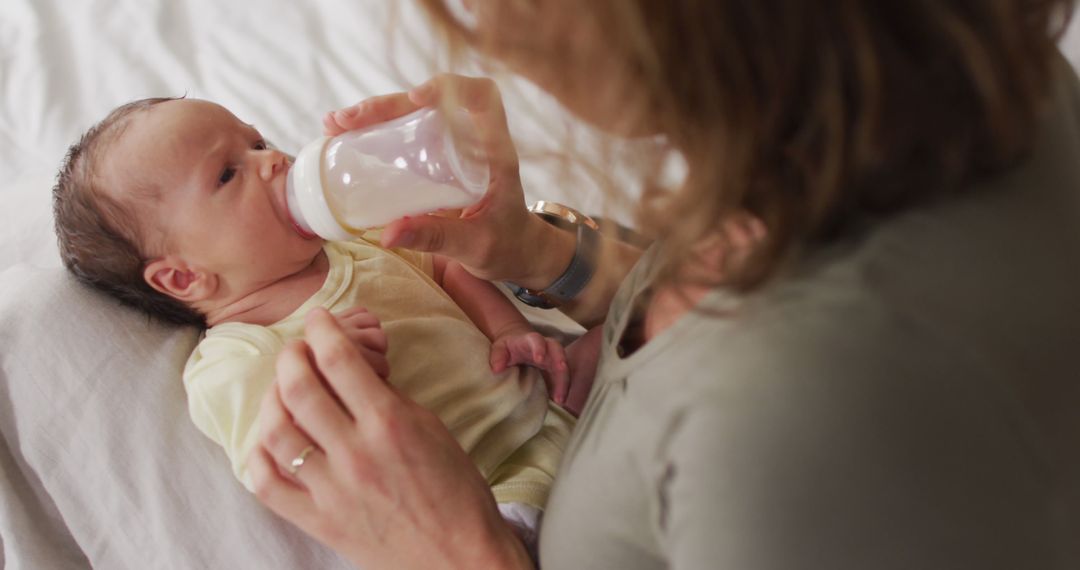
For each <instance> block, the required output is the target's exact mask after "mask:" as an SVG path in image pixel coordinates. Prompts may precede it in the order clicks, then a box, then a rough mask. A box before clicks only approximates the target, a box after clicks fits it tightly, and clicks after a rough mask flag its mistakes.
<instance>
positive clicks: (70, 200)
mask: <svg viewBox="0 0 1080 570" xmlns="http://www.w3.org/2000/svg"><path fill="white" fill-rule="evenodd" d="M174 99H176V98H174V97H155V98H148V99H139V100H137V101H132V102H130V103H127V104H124V105H121V106H120V107H117V108H116V109H114V110H113V111H112V112H111V113H109V115H108V116H106V117H105V118H104V119H102V121H101V122H99V123H98V124H96V125H94V126H93V127H91V128H90V130H88V131H86V133H84V134H83V135H82V137H80V138H79V141H78V142H76V143H75V144H73V145H71V147H70V148H69V149H68V152H67V156H66V157H65V158H64V162H63V164H62V165H61V167H60V172H59V173H58V174H57V176H56V186H54V187H53V218H54V223H55V228H56V238H57V241H58V243H59V246H60V258H61V259H62V260H63V262H64V266H65V267H67V268H68V270H70V271H71V273H72V274H74V275H75V277H76V278H77V279H78V280H79V281H81V282H83V283H86V284H87V285H90V286H91V287H94V288H95V289H98V290H100V291H103V292H104V293H106V294H108V295H109V296H111V297H113V298H115V299H117V300H119V301H120V302H122V303H124V304H125V305H128V306H131V307H134V308H136V309H139V310H141V311H143V312H145V313H147V314H149V315H151V316H153V317H156V318H158V319H160V320H162V321H165V322H168V323H173V324H180V325H197V326H201V327H205V326H206V319H205V318H204V317H203V315H201V314H199V313H198V312H197V311H195V310H194V309H192V308H191V307H188V306H187V305H185V304H184V303H182V302H180V301H178V300H176V299H173V298H172V297H169V296H168V295H165V294H164V293H161V292H159V291H157V290H155V289H154V288H152V287H150V285H149V284H147V283H146V280H145V279H143V270H144V269H145V267H146V264H147V262H148V261H149V260H150V258H149V254H148V252H147V250H146V247H145V244H143V243H142V241H143V240H141V239H140V238H141V237H143V235H142V234H144V232H145V228H140V227H139V224H138V223H137V217H136V212H135V211H134V209H133V206H134V204H133V201H134V198H135V197H133V198H132V199H131V200H118V199H116V198H115V197H114V196H113V195H110V193H109V192H106V191H105V190H106V189H105V188H103V187H102V186H101V183H102V179H101V177H100V176H98V169H99V168H100V166H101V159H102V157H103V156H104V155H105V152H106V151H107V150H108V147H109V146H110V144H112V143H113V142H114V141H115V140H116V139H117V137H119V136H120V135H121V134H122V133H123V130H124V128H125V127H126V125H127V122H128V119H129V118H130V117H131V116H132V115H134V114H135V113H137V112H140V111H145V110H147V109H149V108H151V107H153V106H154V105H157V104H159V103H164V102H166V101H172V100H174Z"/></svg>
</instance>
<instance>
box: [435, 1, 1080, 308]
mask: <svg viewBox="0 0 1080 570" xmlns="http://www.w3.org/2000/svg"><path fill="white" fill-rule="evenodd" d="M423 4H424V5H425V7H426V8H427V12H428V13H429V15H431V16H432V17H433V19H434V21H435V22H436V23H437V24H438V26H437V27H438V29H439V30H441V32H442V33H444V34H445V35H446V36H447V37H448V38H449V39H450V42H451V45H452V47H454V48H455V53H461V52H462V48H475V49H477V50H478V51H480V52H481V53H483V54H486V55H490V56H493V58H494V59H495V60H497V61H503V62H508V64H509V67H511V68H517V69H518V70H521V69H523V68H530V67H532V68H534V69H540V71H539V72H537V74H536V75H539V76H541V77H542V78H544V81H542V83H544V85H543V86H544V87H546V88H551V87H552V86H554V87H555V88H556V90H566V91H568V92H575V89H576V92H577V93H586V92H590V93H592V96H598V95H596V92H597V90H596V89H595V86H593V89H592V91H589V88H588V87H587V86H576V85H573V84H572V82H574V81H578V82H581V81H587V79H586V77H587V73H588V72H587V70H588V67H587V66H588V65H595V62H592V61H589V60H588V58H584V54H581V53H575V51H574V46H575V42H574V41H572V38H571V40H570V41H567V37H566V33H562V34H561V35H560V30H566V29H575V30H577V31H579V32H580V31H582V30H584V31H585V33H591V34H595V35H596V37H598V38H599V39H598V41H601V42H603V43H604V44H606V46H607V47H609V48H610V52H611V53H613V54H615V56H616V57H617V59H616V60H611V61H618V65H619V66H621V67H622V68H623V69H624V70H626V74H627V75H629V76H630V78H631V81H630V82H629V83H627V84H626V85H624V86H623V88H622V90H621V91H622V92H624V93H627V92H629V93H639V94H641V96H642V97H643V98H644V99H646V100H647V104H646V105H645V107H646V109H647V110H646V112H642V113H640V114H639V115H638V116H637V117H635V118H634V119H635V120H637V121H638V122H639V123H640V124H641V126H642V127H643V128H644V129H648V130H653V131H658V132H660V133H662V134H664V135H666V138H667V141H668V142H669V144H670V145H671V146H672V147H674V148H675V149H677V150H678V151H679V152H680V153H681V154H682V155H683V157H685V159H686V163H687V164H688V173H687V177H686V178H685V180H684V182H683V183H682V186H681V187H680V188H678V189H677V190H675V191H674V192H672V191H665V190H661V189H660V188H659V187H656V186H653V187H648V188H646V191H645V193H644V195H643V197H642V200H641V201H640V204H639V206H638V211H637V220H638V223H639V224H640V226H641V227H642V228H643V229H644V230H645V231H646V232H648V233H652V234H653V235H657V236H662V237H663V238H664V240H663V242H664V248H665V250H666V251H665V252H664V255H663V256H661V259H662V260H663V263H664V264H665V266H664V268H663V271H662V276H661V278H667V279H678V278H679V277H678V276H679V273H680V272H679V270H678V268H680V267H684V266H685V265H684V264H685V263H686V262H692V261H694V256H695V255H697V254H696V253H695V252H694V248H693V245H694V244H697V243H700V242H701V241H703V240H705V239H708V238H710V237H716V235H717V234H718V233H721V232H719V231H718V230H719V228H721V226H722V224H723V221H724V220H725V219H728V217H729V216H731V215H732V214H733V213H736V212H739V211H749V212H750V213H752V214H753V215H755V216H756V217H758V218H759V219H760V220H761V221H762V222H763V223H764V225H765V227H766V228H767V238H766V239H765V240H764V241H763V243H761V244H760V246H759V247H758V248H757V249H756V250H755V251H754V253H753V255H751V256H750V258H749V260H748V261H747V262H745V263H741V264H740V265H739V267H737V268H732V269H734V270H735V271H733V272H731V273H729V274H728V275H727V276H726V277H725V278H724V281H725V282H727V283H729V284H731V285H734V286H736V287H739V288H742V289H751V288H754V287H757V286H759V285H761V284H762V283H764V282H765V281H766V280H767V279H768V278H769V277H770V276H771V275H773V274H775V273H776V271H777V270H778V268H779V267H781V266H782V264H783V262H784V260H786V259H789V258H790V257H791V256H792V254H793V253H794V252H796V251H797V250H798V249H799V248H800V247H803V246H806V245H811V244H814V243H822V242H828V241H830V240H833V239H836V238H838V237H840V236H844V235H849V234H850V232H852V231H854V230H853V228H855V226H856V225H857V223H858V222H860V221H862V220H876V219H882V218H883V217H886V216H889V215H891V214H894V213H896V212H900V211H903V210H905V209H909V208H912V207H915V206H918V205H921V204H926V203H929V202H931V201H934V200H940V199H947V197H949V196H951V195H956V194H960V193H962V192H964V191H965V190H966V189H969V188H971V187H972V184H971V183H972V182H973V181H975V180H977V179H979V178H982V177H985V176H988V175H991V174H993V173H995V172H998V171H1000V170H1002V169H1005V168H1008V167H1009V166H1010V165H1012V164H1014V163H1015V162H1016V161H1018V160H1021V159H1022V158H1023V156H1024V154H1025V153H1026V152H1027V150H1028V149H1029V147H1030V145H1031V143H1032V140H1033V137H1034V134H1035V129H1036V127H1037V124H1038V118H1039V116H1040V112H1041V109H1042V107H1043V106H1044V103H1045V102H1046V99H1047V96H1048V93H1049V90H1050V86H1051V83H1052V81H1053V76H1054V73H1055V71H1054V70H1055V68H1056V67H1057V66H1058V65H1059V63H1058V61H1057V60H1060V59H1061V56H1060V54H1059V52H1058V51H1057V47H1056V41H1057V39H1058V38H1059V37H1060V35H1061V34H1062V33H1063V31H1064V29H1065V27H1066V24H1067V22H1068V20H1069V18H1070V17H1071V14H1072V10H1073V2H1072V1H1071V0H932V1H931V0H913V1H901V2H870V1H859V0H820V1H817V2H785V1H780V0H753V1H747V0H668V1H665V2H656V1H653V0H590V1H588V2H576V1H574V2H572V1H569V0H545V1H544V2H533V1H529V0H506V1H505V2H496V3H491V2H475V3H474V4H476V9H477V10H486V11H487V13H485V14H480V13H478V14H476V16H477V17H478V18H479V20H480V24H481V25H480V26H478V27H474V26H470V25H467V24H465V23H463V21H462V19H461V18H460V17H459V16H460V12H455V10H453V9H452V7H451V6H448V5H447V4H446V3H445V2H444V1H443V0H423ZM481 5H483V6H481ZM559 8H561V10H559ZM485 18H489V20H488V21H487V22H485V21H484V19H485ZM491 18H497V19H498V22H497V24H498V25H496V26H492V25H491V24H492V22H493V20H491ZM582 22H584V24H583V23H582ZM491 30H497V32H496V33H491ZM528 38H532V40H530V39H528ZM555 38H559V40H558V41H557V40H556V39H555ZM579 59H583V60H584V61H583V63H581V64H579V63H578V60H579ZM545 66H546V70H545V69H544V67H545ZM534 78H535V77H534ZM560 81H561V82H562V84H561V85H560V84H559V83H558V82H560ZM599 92H600V93H604V92H603V91H602V90H600V91H599ZM599 104H600V105H604V104H610V105H615V104H617V102H616V101H611V102H609V103H605V102H599Z"/></svg>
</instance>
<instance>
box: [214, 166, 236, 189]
mask: <svg viewBox="0 0 1080 570" xmlns="http://www.w3.org/2000/svg"><path fill="white" fill-rule="evenodd" d="M233 176H236V169H235V168H233V167H231V166H227V167H225V170H222V171H221V176H220V177H218V186H224V185H226V184H228V183H229V181H230V180H232V179H233Z"/></svg>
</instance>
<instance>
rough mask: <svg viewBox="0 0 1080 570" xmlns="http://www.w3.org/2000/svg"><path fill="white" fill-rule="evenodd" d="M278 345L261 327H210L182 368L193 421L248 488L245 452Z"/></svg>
mask: <svg viewBox="0 0 1080 570" xmlns="http://www.w3.org/2000/svg"><path fill="white" fill-rule="evenodd" d="M222 326H228V325H222ZM281 347H282V342H281V340H280V339H279V338H278V336H277V335H275V334H274V333H272V332H270V331H269V330H268V329H265V328H263V327H256V326H252V325H244V326H242V327H233V328H230V329H228V330H223V331H216V330H212V334H210V335H208V336H207V337H206V338H204V339H203V340H202V341H201V342H200V343H199V344H198V346H197V347H196V348H195V351H194V352H193V353H192V355H191V357H190V358H189V359H188V362H187V365H186V367H185V368H184V388H185V389H186V390H187V396H188V411H189V413H190V415H191V419H192V421H193V422H194V423H195V425H196V426H197V427H198V428H199V429H200V430H201V431H202V432H203V433H204V434H206V436H207V437H209V438H210V439H212V440H213V441H214V442H216V443H217V444H218V445H220V446H221V447H222V448H223V449H224V450H225V454H226V455H227V456H228V458H229V461H230V463H231V464H232V470H233V474H234V475H235V476H236V477H237V479H239V480H240V481H241V482H242V483H243V484H244V486H246V487H247V488H248V489H249V490H250V489H251V481H250V479H249V477H248V476H247V469H246V462H247V456H248V453H249V452H250V451H251V449H252V448H253V447H254V445H255V442H256V440H257V438H258V432H259V430H258V412H259V407H260V404H261V402H262V399H263V396H264V395H265V393H266V390H267V389H269V387H270V385H271V384H272V382H273V379H274V367H275V362H276V359H277V354H278V353H279V352H280V350H281Z"/></svg>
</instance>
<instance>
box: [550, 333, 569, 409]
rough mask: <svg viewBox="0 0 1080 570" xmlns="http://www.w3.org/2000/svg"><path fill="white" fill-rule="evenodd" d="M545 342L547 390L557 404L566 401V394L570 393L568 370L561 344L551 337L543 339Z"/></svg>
mask: <svg viewBox="0 0 1080 570" xmlns="http://www.w3.org/2000/svg"><path fill="white" fill-rule="evenodd" d="M545 342H546V344H547V353H548V359H547V365H546V368H547V370H548V375H547V377H548V391H549V392H550V393H551V399H552V400H555V403H557V404H564V403H566V396H567V394H569V393H570V371H569V367H568V366H567V364H566V351H565V350H564V349H563V346H562V345H561V344H559V342H558V341H556V340H555V339H553V338H548V339H545Z"/></svg>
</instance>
